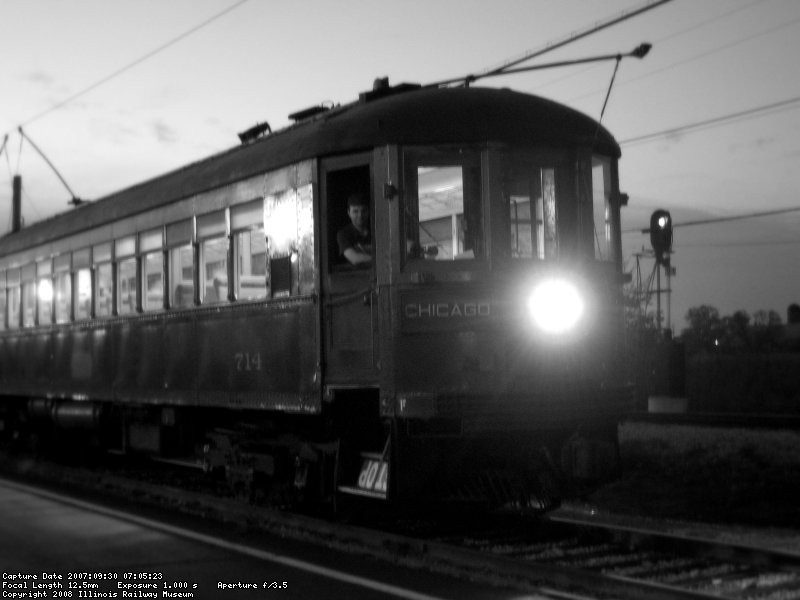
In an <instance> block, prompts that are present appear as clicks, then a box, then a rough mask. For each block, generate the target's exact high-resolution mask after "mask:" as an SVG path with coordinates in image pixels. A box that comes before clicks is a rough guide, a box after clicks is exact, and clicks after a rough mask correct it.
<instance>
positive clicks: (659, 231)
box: [650, 209, 672, 264]
mask: <svg viewBox="0 0 800 600" xmlns="http://www.w3.org/2000/svg"><path fill="white" fill-rule="evenodd" d="M650 244H651V245H652V246H653V251H654V252H655V253H656V260H657V261H658V262H659V263H661V264H666V263H667V262H668V261H669V254H670V252H672V217H671V216H670V214H669V211H666V210H662V209H658V210H657V211H655V212H653V214H652V215H651V216H650Z"/></svg>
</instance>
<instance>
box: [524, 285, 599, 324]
mask: <svg viewBox="0 0 800 600" xmlns="http://www.w3.org/2000/svg"><path fill="white" fill-rule="evenodd" d="M528 311H529V313H530V316H531V318H532V319H533V322H534V323H535V324H536V326H537V327H539V329H541V330H542V331H544V332H546V333H550V334H553V335H558V334H565V333H568V332H570V331H571V330H573V329H574V328H575V327H576V325H577V324H578V323H579V322H580V321H581V317H583V314H584V311H585V303H584V299H583V295H582V294H581V292H580V290H579V288H578V286H576V285H575V284H574V283H572V282H571V281H568V280H566V279H546V280H544V281H541V282H539V283H538V284H536V287H535V288H534V289H533V292H532V293H531V295H530V297H529V298H528Z"/></svg>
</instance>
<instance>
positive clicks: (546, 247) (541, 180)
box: [506, 166, 558, 260]
mask: <svg viewBox="0 0 800 600" xmlns="http://www.w3.org/2000/svg"><path fill="white" fill-rule="evenodd" d="M506 189H507V192H508V217H509V224H510V227H511V230H510V236H509V239H510V244H511V257H512V258H538V259H540V260H544V259H548V258H556V257H557V256H558V236H557V231H558V229H557V225H558V223H557V211H556V170H555V169H554V168H550V167H546V168H543V167H535V166H532V167H529V168H517V169H515V170H514V172H513V175H512V177H511V178H510V180H509V181H507V182H506Z"/></svg>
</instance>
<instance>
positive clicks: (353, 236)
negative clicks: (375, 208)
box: [336, 223, 372, 256]
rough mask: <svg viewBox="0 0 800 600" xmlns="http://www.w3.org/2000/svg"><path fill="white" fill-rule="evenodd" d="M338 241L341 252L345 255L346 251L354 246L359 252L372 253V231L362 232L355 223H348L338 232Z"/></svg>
mask: <svg viewBox="0 0 800 600" xmlns="http://www.w3.org/2000/svg"><path fill="white" fill-rule="evenodd" d="M336 242H337V243H338V244H339V254H340V255H341V256H344V251H345V250H347V249H348V248H353V249H355V250H358V251H359V252H364V253H366V254H372V232H367V233H366V235H364V234H362V233H361V232H360V231H359V230H358V229H356V227H355V225H353V224H352V223H348V224H347V225H345V226H344V227H342V228H341V229H340V230H339V232H338V233H337V234H336Z"/></svg>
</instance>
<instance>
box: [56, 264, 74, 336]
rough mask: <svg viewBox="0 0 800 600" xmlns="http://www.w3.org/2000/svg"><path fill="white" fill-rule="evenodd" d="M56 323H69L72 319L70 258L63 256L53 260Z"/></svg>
mask: <svg viewBox="0 0 800 600" xmlns="http://www.w3.org/2000/svg"><path fill="white" fill-rule="evenodd" d="M53 269H54V270H55V273H56V275H55V303H56V323H69V322H70V320H71V319H72V273H71V272H70V271H71V269H72V257H71V256H70V255H69V254H63V255H61V256H57V257H56V258H55V262H54V264H53Z"/></svg>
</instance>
